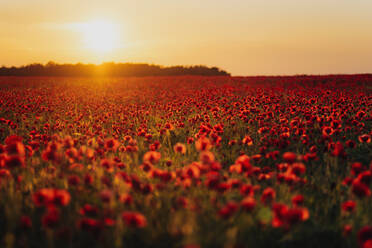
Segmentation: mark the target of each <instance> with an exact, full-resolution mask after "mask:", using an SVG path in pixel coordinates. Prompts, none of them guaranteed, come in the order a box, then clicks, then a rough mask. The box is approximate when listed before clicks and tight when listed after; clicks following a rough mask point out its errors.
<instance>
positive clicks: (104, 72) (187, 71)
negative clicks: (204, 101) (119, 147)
mask: <svg viewBox="0 0 372 248" xmlns="http://www.w3.org/2000/svg"><path fill="white" fill-rule="evenodd" d="M178 75H202V76H230V74H229V73H228V72H226V71H224V70H221V69H219V68H217V67H207V66H204V65H195V66H168V67H166V66H160V65H152V64H151V65H150V64H145V63H140V64H138V63H113V62H110V63H103V64H100V65H95V64H82V63H77V64H57V63H54V62H49V63H47V64H45V65H44V64H40V63H34V64H29V65H24V66H19V67H15V66H12V67H6V66H2V67H0V76H64V77H65V76H70V77H90V76H110V77H123V76H178Z"/></svg>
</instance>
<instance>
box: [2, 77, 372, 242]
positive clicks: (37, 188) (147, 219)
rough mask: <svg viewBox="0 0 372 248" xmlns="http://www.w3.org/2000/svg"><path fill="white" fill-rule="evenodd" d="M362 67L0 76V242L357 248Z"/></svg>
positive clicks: (368, 125) (363, 176)
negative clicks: (236, 73)
mask: <svg viewBox="0 0 372 248" xmlns="http://www.w3.org/2000/svg"><path fill="white" fill-rule="evenodd" d="M371 90H372V77H371V76H368V75H354V76H351V75H350V76H295V77H246V78H245V77H225V76H221V77H202V76H178V77H142V78H141V77H138V78H136V77H131V78H67V77H66V78H65V77H54V78H53V77H2V78H0V247H7V248H11V247H56V248H57V247H91V248H94V247H180V248H182V247H184V248H186V247H187V248H198V247H226V248H238V247H362V248H371V247H372V196H371V189H372V143H371V135H372V118H371V105H372V94H371V92H372V91H371Z"/></svg>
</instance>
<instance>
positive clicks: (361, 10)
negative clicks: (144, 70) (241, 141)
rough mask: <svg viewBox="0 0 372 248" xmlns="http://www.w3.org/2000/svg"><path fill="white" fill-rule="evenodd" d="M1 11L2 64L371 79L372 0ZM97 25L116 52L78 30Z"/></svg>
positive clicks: (112, 1)
mask: <svg viewBox="0 0 372 248" xmlns="http://www.w3.org/2000/svg"><path fill="white" fill-rule="evenodd" d="M0 6H1V7H0V65H22V64H28V63H32V62H41V63H46V62H48V61H50V60H53V61H56V62H60V63H64V62H68V63H76V62H79V61H80V62H84V63H100V62H103V61H116V62H148V63H155V64H162V65H176V64H177V65H179V64H181V65H191V64H204V65H209V66H214V65H215V66H218V67H221V68H223V69H225V70H227V71H229V72H231V73H232V74H233V75H257V74H266V75H267V74H270V75H272V74H275V75H277V74H304V73H307V74H325V73H364V72H372V14H371V13H372V1H371V0H337V1H336V0H313V1H305V0H304V1H299V0H280V1H279V0H213V1H212V0H203V1H201V0H187V1H184V0H177V1H175V0H156V1H155V0H154V1H153V0H136V1H132V0H131V1H129V0H128V1H126V0H106V1H95V0H89V1H82V0H80V1H77V0H63V1H57V0H55V1H53V0H12V1H9V0H0ZM97 22H104V23H110V25H111V26H112V27H114V28H113V31H112V33H113V32H114V33H115V37H114V38H115V40H114V43H115V45H107V46H112V47H103V49H102V47H101V49H97V46H96V44H93V43H94V39H96V37H97V39H100V37H105V36H106V37H107V36H110V33H107V32H105V31H104V30H105V29H106V26H104V27H103V28H102V27H101V28H92V27H89V28H88V29H87V28H84V27H85V26H84V25H88V26H89V25H91V26H92V25H94V23H97ZM111 26H110V27H111ZM87 30H88V31H87ZM87 37H88V38H87ZM92 42H93V43H92ZM106 43H107V42H106ZM106 43H104V44H106ZM110 44H111V43H110Z"/></svg>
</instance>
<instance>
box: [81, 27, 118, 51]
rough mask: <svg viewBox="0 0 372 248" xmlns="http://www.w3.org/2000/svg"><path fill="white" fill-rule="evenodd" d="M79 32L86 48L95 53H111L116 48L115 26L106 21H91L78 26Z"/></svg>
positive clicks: (116, 35)
mask: <svg viewBox="0 0 372 248" xmlns="http://www.w3.org/2000/svg"><path fill="white" fill-rule="evenodd" d="M80 31H81V33H82V35H83V37H84V42H85V45H86V47H87V48H89V49H91V50H93V51H95V52H101V53H104V52H108V51H112V50H114V49H115V48H117V46H118V32H119V30H118V29H117V27H116V25H115V24H113V23H110V22H107V21H92V22H87V23H83V24H80Z"/></svg>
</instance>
